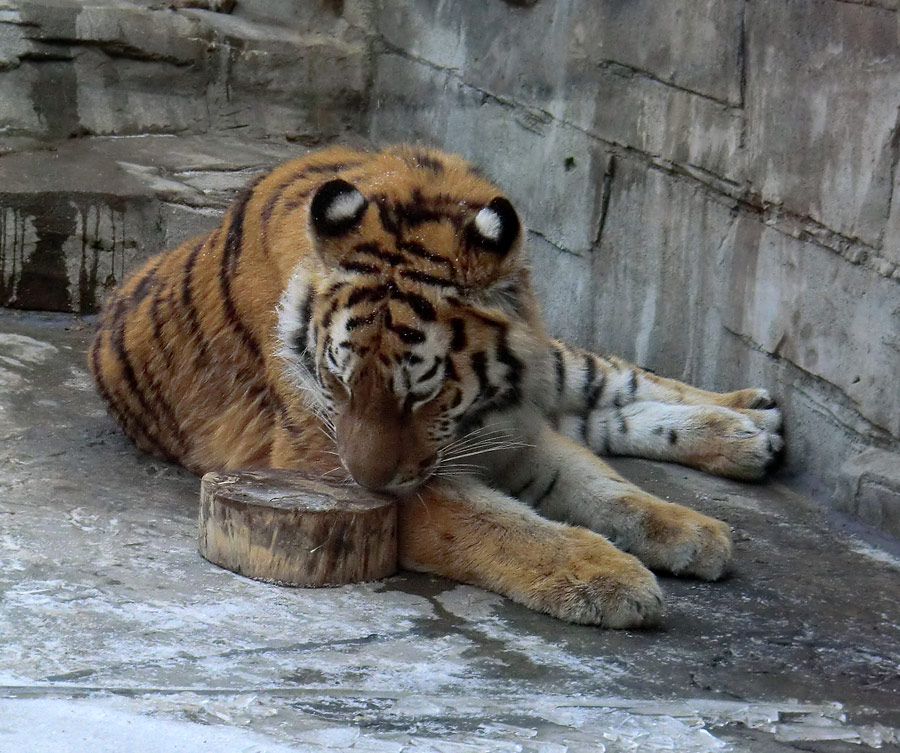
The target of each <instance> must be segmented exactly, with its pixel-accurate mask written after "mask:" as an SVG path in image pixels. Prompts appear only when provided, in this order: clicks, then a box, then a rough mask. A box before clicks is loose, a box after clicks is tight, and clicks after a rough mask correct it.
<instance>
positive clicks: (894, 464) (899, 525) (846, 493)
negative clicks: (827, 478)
mask: <svg viewBox="0 0 900 753" xmlns="http://www.w3.org/2000/svg"><path fill="white" fill-rule="evenodd" d="M834 505H835V507H836V508H837V509H838V510H841V511H843V512H846V513H849V514H850V515H853V516H854V517H857V518H859V519H860V520H862V521H863V522H864V523H867V524H869V525H871V526H874V527H875V528H877V529H879V530H881V531H883V532H884V533H886V534H887V535H888V536H894V537H895V538H898V539H900V453H896V452H887V451H885V450H878V449H869V450H866V451H865V452H861V453H860V454H858V455H854V456H853V457H852V458H850V459H849V460H848V461H847V462H846V463H844V465H843V466H842V467H841V473H840V477H839V480H838V484H837V486H836V488H835V492H834Z"/></svg>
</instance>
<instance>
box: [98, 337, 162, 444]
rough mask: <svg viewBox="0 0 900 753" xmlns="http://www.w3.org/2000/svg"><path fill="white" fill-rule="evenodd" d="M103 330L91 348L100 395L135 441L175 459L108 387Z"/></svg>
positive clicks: (123, 428) (113, 415) (114, 416)
mask: <svg viewBox="0 0 900 753" xmlns="http://www.w3.org/2000/svg"><path fill="white" fill-rule="evenodd" d="M101 337H102V334H101V332H99V331H98V332H97V334H96V335H95V337H94V344H93V346H92V348H91V364H92V365H93V367H94V369H93V370H94V381H95V382H96V384H97V389H98V391H99V392H100V396H101V397H102V398H103V400H104V401H105V402H106V405H107V407H108V408H109V412H110V413H111V414H112V417H113V418H114V419H115V421H116V423H118V424H119V426H121V427H122V430H123V431H124V432H125V433H126V434H127V435H128V436H129V437H131V438H132V440H134V441H135V442H137V443H138V444H140V443H141V442H143V443H144V444H145V445H146V446H147V448H148V450H149V451H151V452H155V453H156V454H157V455H159V456H160V457H165V458H166V459H168V460H174V458H172V457H171V456H170V455H169V454H168V453H167V452H166V451H165V450H163V448H162V447H160V446H159V443H158V442H157V441H156V440H155V439H153V438H152V437H151V436H150V434H149V432H148V431H147V428H146V427H145V426H144V425H143V423H142V422H141V421H140V420H139V419H138V417H137V416H136V415H135V414H134V413H133V412H132V411H131V409H130V408H129V407H128V405H127V404H126V403H125V402H123V401H122V400H119V399H117V398H116V397H114V396H113V394H112V392H110V389H109V388H108V386H107V384H106V382H105V381H104V379H103V371H102V368H101V366H100V348H101Z"/></svg>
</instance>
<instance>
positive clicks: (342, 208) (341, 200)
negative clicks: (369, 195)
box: [325, 191, 366, 222]
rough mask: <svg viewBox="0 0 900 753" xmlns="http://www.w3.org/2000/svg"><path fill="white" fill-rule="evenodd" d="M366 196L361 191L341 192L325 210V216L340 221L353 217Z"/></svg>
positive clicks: (330, 220) (332, 220)
mask: <svg viewBox="0 0 900 753" xmlns="http://www.w3.org/2000/svg"><path fill="white" fill-rule="evenodd" d="M365 201H366V200H365V198H364V197H363V195H362V194H361V193H360V192H359V191H353V192H350V193H342V194H340V195H339V196H338V197H337V198H335V200H334V201H333V202H331V206H329V207H328V209H327V210H326V211H325V218H326V219H327V220H328V221H329V222H340V221H341V220H346V219H349V218H350V217H353V216H354V215H355V214H356V213H357V212H358V211H359V210H360V208H361V207H362V205H363V204H364V203H365Z"/></svg>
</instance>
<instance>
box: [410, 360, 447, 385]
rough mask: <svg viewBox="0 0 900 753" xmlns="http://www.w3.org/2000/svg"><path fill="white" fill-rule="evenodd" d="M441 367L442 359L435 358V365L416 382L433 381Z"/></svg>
mask: <svg viewBox="0 0 900 753" xmlns="http://www.w3.org/2000/svg"><path fill="white" fill-rule="evenodd" d="M440 365H441V359H440V358H438V357H437V356H435V359H434V365H432V367H431V368H430V369H428V371H426V372H425V373H424V374H422V376H420V377H419V378H418V379H417V380H416V382H427V381H428V380H429V379H431V378H432V377H433V376H434V375H435V374H437V370H438V368H439V367H440Z"/></svg>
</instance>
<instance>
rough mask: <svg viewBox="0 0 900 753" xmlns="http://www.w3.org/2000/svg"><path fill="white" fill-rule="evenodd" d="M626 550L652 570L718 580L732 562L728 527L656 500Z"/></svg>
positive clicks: (677, 506)
mask: <svg viewBox="0 0 900 753" xmlns="http://www.w3.org/2000/svg"><path fill="white" fill-rule="evenodd" d="M628 551H630V552H632V553H633V554H635V555H636V556H637V557H638V558H639V559H640V560H641V561H642V562H643V563H644V564H645V565H647V567H650V568H653V569H655V570H665V571H667V572H670V573H672V574H673V575H685V576H691V577H695V578H702V579H703V580H718V579H719V578H721V577H722V575H724V574H725V571H726V568H727V566H728V563H729V562H730V561H731V553H732V542H731V529H730V528H729V527H728V526H727V525H726V524H725V523H723V522H722V521H721V520H716V519H715V518H710V517H709V516H707V515H703V514H701V513H699V512H696V511H695V510H691V509H689V508H687V507H682V506H681V505H675V504H672V503H670V502H657V503H656V504H654V505H653V507H652V509H650V510H649V511H648V514H647V517H646V519H645V522H644V526H643V530H642V531H641V532H640V533H639V534H637V535H635V536H634V538H633V540H632V541H631V542H629V546H628Z"/></svg>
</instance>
